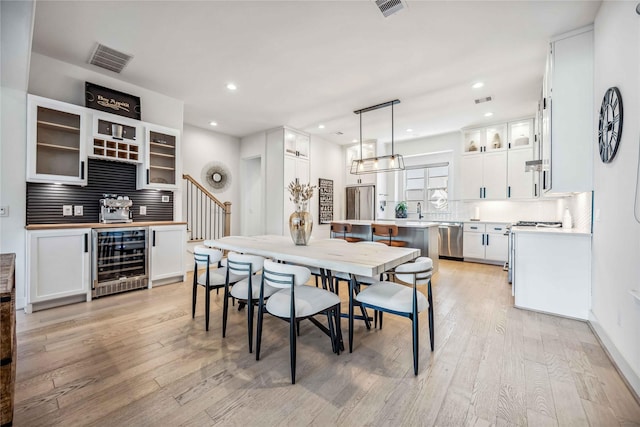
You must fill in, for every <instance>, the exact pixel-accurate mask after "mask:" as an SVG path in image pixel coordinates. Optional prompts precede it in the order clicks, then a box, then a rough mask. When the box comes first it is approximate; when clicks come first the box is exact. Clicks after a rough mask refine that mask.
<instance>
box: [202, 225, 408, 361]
mask: <svg viewBox="0 0 640 427" xmlns="http://www.w3.org/2000/svg"><path fill="white" fill-rule="evenodd" d="M336 240H338V239H317V240H316V239H311V240H310V241H309V243H308V244H307V245H306V246H297V245H295V244H294V243H293V241H292V240H291V238H290V237H288V236H277V235H264V236H227V237H222V238H220V239H216V240H205V241H204V245H205V246H209V247H213V248H218V249H223V250H228V251H233V252H241V253H246V254H251V255H260V256H263V257H267V258H273V259H275V260H278V261H284V262H287V263H292V264H299V265H305V266H308V267H316V268H319V269H320V271H321V272H322V279H323V282H325V279H326V278H327V277H328V280H326V282H325V284H326V283H327V282H328V287H329V288H331V290H333V289H332V288H333V287H332V285H331V275H332V273H336V272H341V273H348V274H349V275H350V277H351V280H350V281H349V316H348V317H349V351H351V349H352V346H353V319H354V318H355V317H356V316H354V313H353V309H354V299H355V298H354V296H355V289H356V286H357V282H356V276H367V277H377V276H379V275H380V274H382V273H384V272H385V271H389V270H391V269H393V268H395V267H397V266H399V265H400V264H404V263H405V262H409V261H411V260H413V259H415V258H417V257H419V256H420V249H412V248H398V247H390V246H386V245H372V244H366V243H346V242H344V241H342V242H340V241H336ZM336 291H337V289H336ZM360 308H361V310H362V314H363V316H362V317H359V316H358V318H361V319H362V320H364V321H365V324H366V326H367V328H370V324H369V320H370V318H369V316H368V315H367V313H366V310H365V309H364V307H360ZM314 323H316V325H318V326H320V325H319V324H317V322H314ZM337 327H338V334H339V340H340V347H341V348H342V349H343V348H344V346H343V345H342V334H341V333H340V325H339V323H338V325H337ZM321 329H323V330H324V329H325V328H322V327H321ZM325 332H326V331H325Z"/></svg>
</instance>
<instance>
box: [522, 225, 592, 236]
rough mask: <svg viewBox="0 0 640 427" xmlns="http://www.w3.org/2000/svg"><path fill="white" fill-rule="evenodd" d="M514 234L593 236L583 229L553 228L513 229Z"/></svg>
mask: <svg viewBox="0 0 640 427" xmlns="http://www.w3.org/2000/svg"><path fill="white" fill-rule="evenodd" d="M511 232H512V233H531V234H567V235H573V236H591V231H590V230H585V229H582V228H569V229H567V228H562V227H558V228H552V227H511Z"/></svg>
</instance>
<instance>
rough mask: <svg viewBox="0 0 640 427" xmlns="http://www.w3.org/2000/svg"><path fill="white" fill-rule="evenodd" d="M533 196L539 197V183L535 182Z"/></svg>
mask: <svg viewBox="0 0 640 427" xmlns="http://www.w3.org/2000/svg"><path fill="white" fill-rule="evenodd" d="M533 197H538V184H533Z"/></svg>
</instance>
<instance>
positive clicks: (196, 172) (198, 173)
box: [182, 125, 241, 234]
mask: <svg viewBox="0 0 640 427" xmlns="http://www.w3.org/2000/svg"><path fill="white" fill-rule="evenodd" d="M213 161H215V162H220V163H222V164H223V165H224V166H226V168H227V169H228V170H229V172H230V175H231V185H230V186H229V188H228V189H226V190H225V191H223V192H220V193H215V192H213V195H214V196H215V197H216V198H217V199H218V200H220V201H221V202H231V234H239V233H240V209H239V208H240V181H241V177H240V139H239V138H236V137H233V136H229V135H225V134H222V133H218V132H213V131H208V130H205V129H201V128H198V127H195V126H190V125H185V126H184V132H183V133H182V171H183V173H185V174H189V175H191V176H192V177H193V178H194V179H195V180H196V181H198V182H199V183H200V184H202V185H204V186H205V187H206V182H205V181H204V180H203V179H202V169H203V168H204V167H205V166H206V165H207V164H208V163H209V162H213ZM209 190H211V189H209ZM185 199H186V197H185ZM183 203H186V201H185V200H183Z"/></svg>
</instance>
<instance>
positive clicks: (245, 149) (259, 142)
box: [240, 131, 267, 236]
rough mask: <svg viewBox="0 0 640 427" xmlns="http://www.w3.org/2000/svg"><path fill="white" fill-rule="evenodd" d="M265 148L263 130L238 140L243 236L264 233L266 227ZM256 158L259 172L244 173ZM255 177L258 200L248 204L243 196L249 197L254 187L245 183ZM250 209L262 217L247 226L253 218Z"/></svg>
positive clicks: (265, 138)
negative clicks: (257, 187)
mask: <svg viewBox="0 0 640 427" xmlns="http://www.w3.org/2000/svg"><path fill="white" fill-rule="evenodd" d="M266 149H267V135H266V133H265V132H264V131H263V132H258V133H255V134H253V135H248V136H245V137H243V138H242V139H241V140H240V162H241V165H240V170H241V172H242V177H241V183H240V185H241V186H240V188H241V194H240V196H241V200H240V212H241V213H240V221H241V222H240V223H241V228H240V234H242V235H243V236H246V235H249V234H264V233H265V230H266V227H267V220H266V215H265V212H264V209H265V206H266V191H265V183H266V173H267V169H266V160H267V159H266V154H267V153H266ZM256 159H260V173H259V174H256V173H255V171H251V173H245V168H247V167H251V166H252V165H254V164H255V163H253V162H255V161H257V160H256ZM255 178H257V179H258V180H259V181H260V182H259V187H260V188H259V190H258V191H257V192H258V194H259V195H260V196H259V197H260V199H259V201H257V202H256V201H255V200H252V203H251V205H252V206H250V205H249V203H247V202H246V201H245V200H243V199H244V198H245V197H251V196H250V194H255V193H256V191H255V188H254V186H252V185H247V183H246V180H247V179H255ZM251 209H256V210H259V211H260V214H261V216H262V219H261V220H260V223H259V224H252V226H251V227H249V226H248V225H247V224H248V223H249V221H252V220H253V217H254V215H253V213H252V212H250V210H251Z"/></svg>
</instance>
